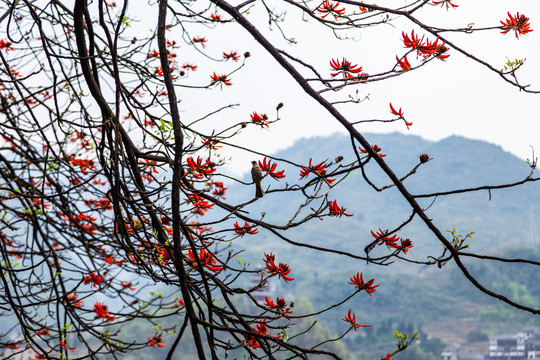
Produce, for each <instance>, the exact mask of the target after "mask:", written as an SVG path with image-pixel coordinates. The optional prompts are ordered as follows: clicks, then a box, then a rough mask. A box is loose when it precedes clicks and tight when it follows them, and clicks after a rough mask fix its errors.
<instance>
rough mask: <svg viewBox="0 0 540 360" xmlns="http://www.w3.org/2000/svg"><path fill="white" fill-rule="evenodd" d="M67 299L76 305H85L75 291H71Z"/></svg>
mask: <svg viewBox="0 0 540 360" xmlns="http://www.w3.org/2000/svg"><path fill="white" fill-rule="evenodd" d="M66 298H67V301H68V303H70V304H71V305H72V306H74V307H81V306H82V305H83V302H82V300H79V297H78V296H77V294H75V293H71V294H68V295H67V297H66Z"/></svg>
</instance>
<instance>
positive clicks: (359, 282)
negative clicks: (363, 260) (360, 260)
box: [350, 273, 379, 295]
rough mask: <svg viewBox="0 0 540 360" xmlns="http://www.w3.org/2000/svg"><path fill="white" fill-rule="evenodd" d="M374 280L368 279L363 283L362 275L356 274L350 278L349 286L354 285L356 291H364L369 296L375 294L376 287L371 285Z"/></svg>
mask: <svg viewBox="0 0 540 360" xmlns="http://www.w3.org/2000/svg"><path fill="white" fill-rule="evenodd" d="M374 281H375V279H370V280H369V281H367V282H365V281H364V277H363V276H362V273H356V275H354V276H353V277H351V282H350V283H351V284H352V285H356V288H357V289H358V291H362V290H366V292H367V293H368V294H369V295H371V294H373V293H374V292H375V290H376V288H377V286H379V284H377V285H373V282H374Z"/></svg>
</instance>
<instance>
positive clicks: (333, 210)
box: [328, 200, 354, 217]
mask: <svg viewBox="0 0 540 360" xmlns="http://www.w3.org/2000/svg"><path fill="white" fill-rule="evenodd" d="M328 207H329V209H330V215H331V216H337V217H341V216H342V215H345V216H353V215H354V214H347V213H346V212H345V211H347V209H346V208H344V207H343V206H342V207H340V206H339V205H338V204H337V200H334V201H330V202H329V203H328Z"/></svg>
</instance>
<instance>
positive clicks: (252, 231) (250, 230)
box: [234, 221, 259, 236]
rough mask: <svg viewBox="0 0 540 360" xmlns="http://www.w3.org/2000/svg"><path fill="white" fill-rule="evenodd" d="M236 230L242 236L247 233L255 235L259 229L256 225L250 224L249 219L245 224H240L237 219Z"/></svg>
mask: <svg viewBox="0 0 540 360" xmlns="http://www.w3.org/2000/svg"><path fill="white" fill-rule="evenodd" d="M234 232H235V233H236V234H238V235H240V236H244V235H245V234H250V235H255V234H257V233H258V232H259V230H258V229H257V228H256V227H254V226H252V225H249V224H248V222H247V221H246V222H245V224H244V226H240V225H239V224H238V221H237V222H235V223H234Z"/></svg>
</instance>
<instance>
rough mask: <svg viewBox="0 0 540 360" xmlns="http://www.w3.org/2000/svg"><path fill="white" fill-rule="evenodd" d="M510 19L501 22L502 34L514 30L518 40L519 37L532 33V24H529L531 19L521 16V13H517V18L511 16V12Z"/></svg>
mask: <svg viewBox="0 0 540 360" xmlns="http://www.w3.org/2000/svg"><path fill="white" fill-rule="evenodd" d="M508 17H509V19H506V21H504V22H503V21H501V24H502V25H503V26H502V30H501V34H506V33H507V32H509V31H510V30H514V33H515V34H516V38H519V35H525V34H527V33H529V32H531V31H533V30H532V29H531V24H530V23H529V18H528V17H526V16H525V15H520V14H519V13H516V16H512V15H510V12H508Z"/></svg>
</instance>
